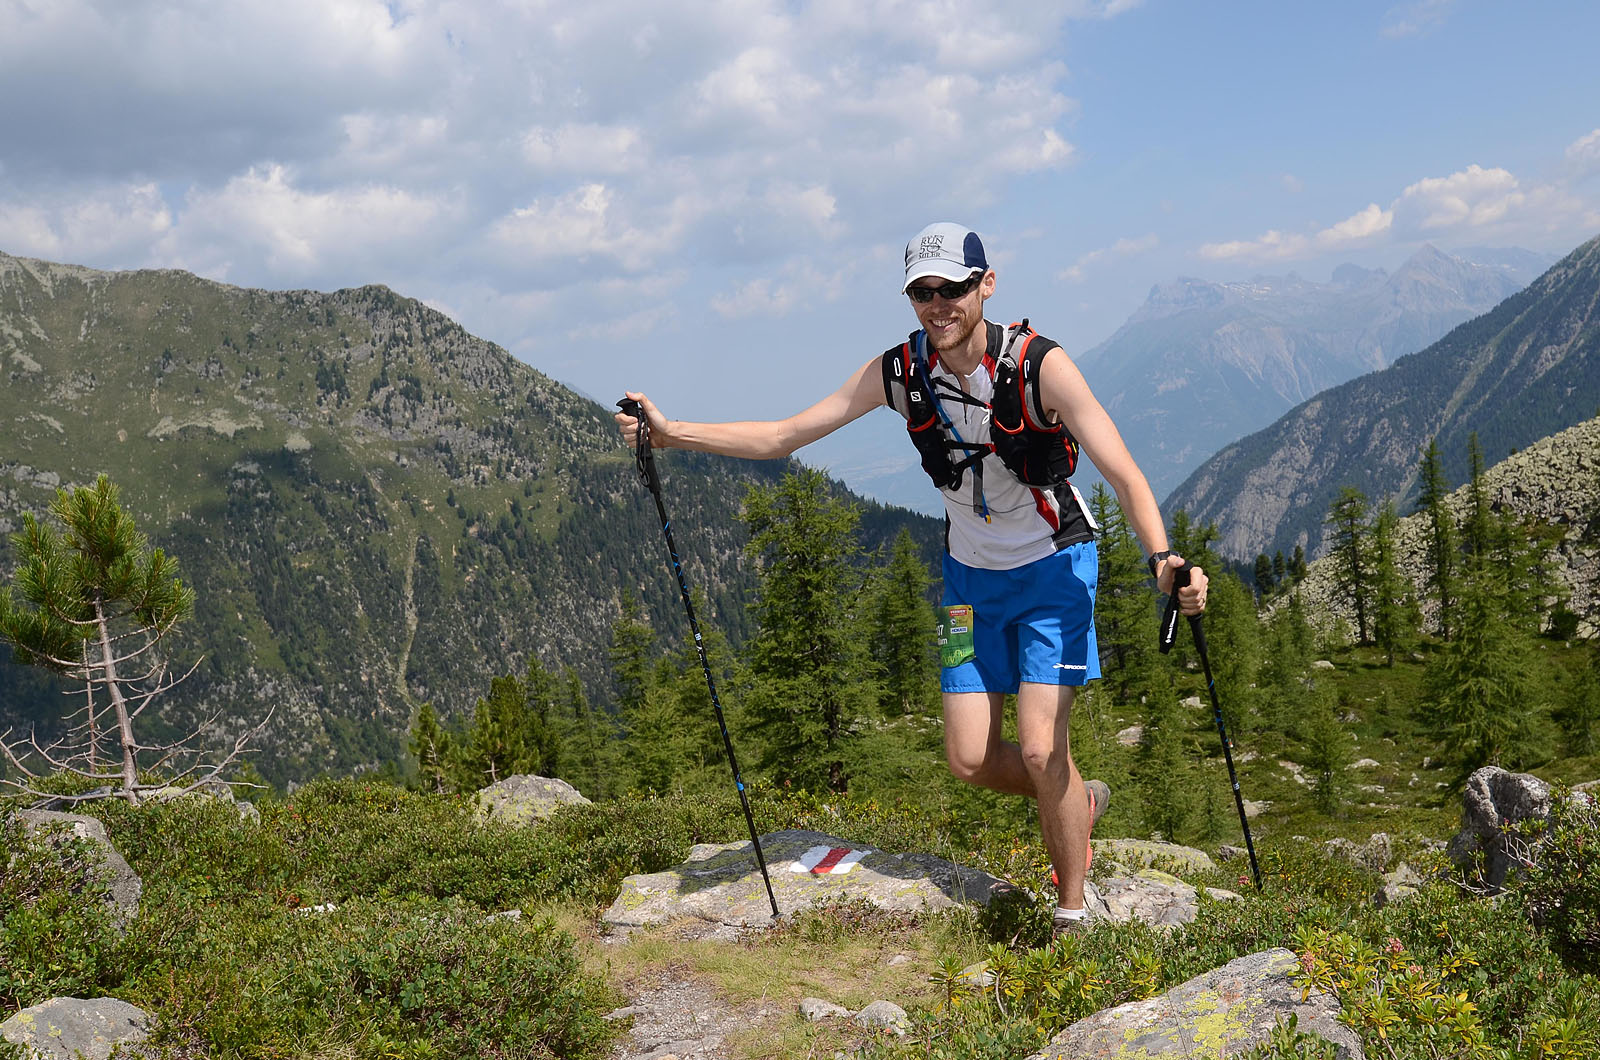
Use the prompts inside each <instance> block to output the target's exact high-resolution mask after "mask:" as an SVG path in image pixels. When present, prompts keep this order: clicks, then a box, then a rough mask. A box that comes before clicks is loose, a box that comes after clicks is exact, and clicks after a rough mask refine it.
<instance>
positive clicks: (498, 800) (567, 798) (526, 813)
mask: <svg viewBox="0 0 1600 1060" xmlns="http://www.w3.org/2000/svg"><path fill="white" fill-rule="evenodd" d="M478 804H479V806H481V807H482V808H483V812H484V813H485V814H486V815H488V816H489V817H491V818H493V819H495V820H497V821H502V822H504V823H506V824H534V823H536V822H538V821H541V820H543V819H544V818H546V817H549V816H550V815H551V814H553V813H555V812H556V811H557V810H559V809H560V808H561V807H563V806H587V805H589V800H588V799H586V798H584V797H583V793H582V792H580V791H578V789H577V788H575V787H573V786H572V785H571V784H568V783H567V782H566V781H564V780H556V779H552V778H550V777H536V776H532V775H530V774H526V773H519V774H517V775H516V776H511V777H506V778H505V779H504V780H501V781H498V782H496V783H494V784H490V785H489V786H488V787H486V788H484V789H483V790H482V791H480V792H478Z"/></svg>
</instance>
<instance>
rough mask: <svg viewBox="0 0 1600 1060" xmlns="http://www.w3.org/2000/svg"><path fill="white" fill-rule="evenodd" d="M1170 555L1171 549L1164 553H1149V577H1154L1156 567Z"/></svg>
mask: <svg viewBox="0 0 1600 1060" xmlns="http://www.w3.org/2000/svg"><path fill="white" fill-rule="evenodd" d="M1170 555H1172V550H1171V549H1167V550H1166V551H1165V552H1152V553H1150V561H1149V562H1150V577H1152V578H1154V577H1155V576H1156V567H1157V566H1159V565H1160V563H1161V561H1162V560H1164V559H1166V558H1167V557H1168V556H1170Z"/></svg>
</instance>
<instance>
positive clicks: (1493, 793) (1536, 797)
mask: <svg viewBox="0 0 1600 1060" xmlns="http://www.w3.org/2000/svg"><path fill="white" fill-rule="evenodd" d="M1461 803H1462V805H1461V831H1459V832H1457V833H1456V836H1455V838H1454V839H1452V840H1450V845H1449V847H1448V848H1447V850H1446V853H1447V854H1448V856H1449V858H1450V860H1451V861H1452V862H1454V863H1455V865H1456V866H1457V867H1458V868H1459V869H1461V870H1462V871H1463V872H1464V873H1467V874H1468V875H1469V877H1476V879H1475V881H1474V882H1476V883H1479V884H1481V885H1482V886H1483V887H1485V888H1487V889H1488V890H1490V891H1494V892H1498V891H1499V890H1500V889H1501V888H1502V887H1504V885H1505V882H1506V874H1507V873H1508V872H1509V871H1510V870H1511V869H1512V868H1522V867H1524V864H1525V863H1526V862H1527V861H1528V860H1529V850H1528V849H1527V847H1528V841H1527V840H1525V839H1523V838H1522V837H1520V836H1518V835H1516V834H1515V832H1514V829H1515V827H1516V826H1517V825H1519V824H1521V823H1522V822H1524V821H1538V820H1544V819H1546V818H1548V817H1549V816H1550V785H1548V784H1546V783H1545V782H1544V781H1542V780H1540V779H1539V778H1538V777H1535V776H1532V775H1530V774H1527V773H1509V772H1507V771H1506V770H1504V769H1501V768H1499V767H1498V766H1484V767H1483V768H1482V769H1479V770H1476V771H1475V772H1473V774H1472V775H1471V776H1470V777H1468V778H1467V787H1466V791H1465V792H1464V793H1463V794H1462V797H1461ZM1480 857H1481V858H1482V862H1483V867H1482V873H1481V875H1479V870H1478V866H1477V862H1478V860H1479V858H1480Z"/></svg>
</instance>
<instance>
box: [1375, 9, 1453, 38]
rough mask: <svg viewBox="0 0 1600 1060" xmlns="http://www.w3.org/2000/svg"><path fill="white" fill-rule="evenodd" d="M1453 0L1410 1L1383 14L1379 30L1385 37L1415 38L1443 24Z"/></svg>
mask: <svg viewBox="0 0 1600 1060" xmlns="http://www.w3.org/2000/svg"><path fill="white" fill-rule="evenodd" d="M1454 3H1455V0H1411V2H1410V3H1405V4H1398V5H1396V6H1394V7H1391V8H1390V9H1389V10H1388V11H1386V12H1384V15H1383V23H1382V27H1381V29H1380V30H1379V32H1380V33H1382V34H1383V35H1384V36H1385V37H1390V38H1397V37H1415V36H1419V35H1421V34H1424V33H1427V32H1429V31H1431V30H1433V29H1435V28H1437V27H1439V26H1441V25H1443V24H1444V21H1445V19H1446V18H1448V17H1449V16H1450V8H1451V7H1452V6H1453V5H1454Z"/></svg>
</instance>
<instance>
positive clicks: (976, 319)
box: [928, 312, 983, 353]
mask: <svg viewBox="0 0 1600 1060" xmlns="http://www.w3.org/2000/svg"><path fill="white" fill-rule="evenodd" d="M958 319H959V321H960V324H959V326H958V327H957V329H956V330H955V331H954V332H952V333H951V334H949V335H947V336H945V337H942V338H935V337H934V336H933V335H931V334H930V335H929V336H928V345H929V346H931V347H933V350H934V352H936V353H950V352H951V351H953V350H962V349H965V348H966V346H967V343H969V342H971V341H972V335H973V332H975V331H977V330H978V325H979V324H981V323H983V314H982V313H981V312H979V313H977V314H976V315H974V316H971V317H969V316H968V315H967V314H966V313H962V314H961V315H960V316H959V318H958Z"/></svg>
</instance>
